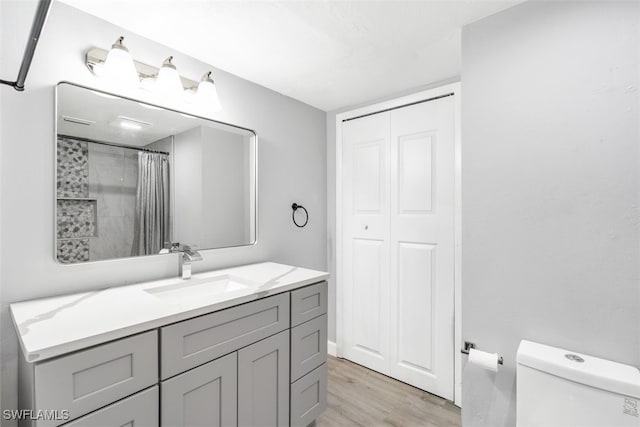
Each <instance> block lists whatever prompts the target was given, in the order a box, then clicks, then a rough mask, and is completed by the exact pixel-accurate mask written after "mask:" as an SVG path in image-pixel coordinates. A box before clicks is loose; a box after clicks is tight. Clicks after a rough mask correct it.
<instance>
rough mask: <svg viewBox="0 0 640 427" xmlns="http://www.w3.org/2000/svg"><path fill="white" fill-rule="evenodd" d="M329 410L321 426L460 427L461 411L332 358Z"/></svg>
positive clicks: (451, 405)
mask: <svg viewBox="0 0 640 427" xmlns="http://www.w3.org/2000/svg"><path fill="white" fill-rule="evenodd" d="M327 366H328V368H329V369H328V371H329V375H328V377H329V380H328V383H327V389H328V398H327V400H328V401H327V409H326V410H325V411H324V412H323V413H322V415H321V416H320V418H319V419H318V420H317V426H319V427H330V426H363V427H373V426H394V427H399V426H405V427H414V426H416V427H418V426H425V427H460V426H461V421H460V408H458V407H457V406H455V405H454V404H453V403H451V402H449V401H447V400H444V399H441V398H439V397H437V396H434V395H433V394H430V393H427V392H424V391H422V390H419V389H417V388H415V387H412V386H410V385H407V384H405V383H402V382H400V381H396V380H394V379H392V378H389V377H387V376H385V375H382V374H379V373H377V372H375V371H371V370H369V369H367V368H364V367H362V366H360V365H357V364H355V363H352V362H349V361H347V360H345V359H337V358H335V357H331V356H329V360H328V363H327Z"/></svg>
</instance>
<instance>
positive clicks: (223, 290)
mask: <svg viewBox="0 0 640 427" xmlns="http://www.w3.org/2000/svg"><path fill="white" fill-rule="evenodd" d="M255 287H257V284H256V283H254V282H252V281H250V280H246V279H243V278H241V277H237V276H232V275H229V274H224V275H221V276H215V277H206V278H203V279H190V280H180V281H178V282H176V283H172V284H170V285H164V286H158V287H157V288H149V289H145V292H147V293H149V294H151V295H154V296H156V297H158V298H161V299H163V300H166V301H168V302H172V303H180V302H185V301H192V300H194V299H202V298H211V297H216V296H218V295H223V294H224V295H229V294H233V293H236V292H241V291H246V290H248V289H250V288H255Z"/></svg>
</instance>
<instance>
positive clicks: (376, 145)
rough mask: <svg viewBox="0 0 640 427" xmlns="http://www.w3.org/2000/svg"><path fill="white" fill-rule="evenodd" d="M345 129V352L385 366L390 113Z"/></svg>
mask: <svg viewBox="0 0 640 427" xmlns="http://www.w3.org/2000/svg"><path fill="white" fill-rule="evenodd" d="M342 130H343V165H344V169H343V172H344V173H343V192H344V198H343V203H342V208H343V236H344V240H343V245H344V246H343V253H344V268H343V272H344V280H345V286H344V291H345V293H344V295H343V298H344V302H343V303H344V311H343V316H344V329H345V330H344V349H343V352H344V356H345V357H346V358H347V359H350V360H353V361H354V362H356V363H360V364H362V365H364V366H367V367H369V368H371V369H374V370H377V371H380V372H384V373H386V372H387V371H388V367H389V186H390V181H389V179H388V177H389V135H390V134H389V113H388V112H387V113H380V114H375V115H372V116H368V117H363V118H360V119H356V120H352V121H348V122H345V123H344V124H343V127H342Z"/></svg>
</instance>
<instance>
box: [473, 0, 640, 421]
mask: <svg viewBox="0 0 640 427" xmlns="http://www.w3.org/2000/svg"><path fill="white" fill-rule="evenodd" d="M638 19H639V11H638V3H637V2H626V3H617V2H613V1H601V2H527V3H523V4H521V5H518V6H515V7H514V8H511V9H508V10H506V11H504V12H502V13H499V14H497V15H493V16H491V17H488V18H486V19H484V20H481V21H479V22H476V23H474V24H471V25H469V26H467V27H465V28H464V29H463V38H462V43H463V44H462V94H463V103H462V108H463V111H462V126H463V135H462V147H463V152H462V179H463V190H462V195H463V203H462V208H463V212H462V228H463V236H462V237H463V241H462V251H463V253H462V258H463V261H462V269H463V271H462V287H463V293H462V306H463V310H462V312H463V325H462V326H463V338H464V339H466V340H469V341H474V342H476V343H478V345H479V347H480V348H483V349H486V350H488V351H497V352H499V353H500V354H502V355H503V356H504V359H505V365H504V367H503V368H502V369H501V370H500V372H499V373H498V374H497V375H496V377H495V378H488V377H487V376H486V375H478V373H477V372H474V370H473V369H471V367H466V368H465V370H464V372H463V399H462V402H463V422H464V425H465V426H473V425H488V426H494V427H499V426H513V425H515V407H516V400H515V398H516V396H515V357H516V349H517V346H518V344H519V342H520V340H522V339H527V340H533V341H538V342H541V343H545V344H548V345H552V346H558V347H561V348H567V349H571V350H575V351H578V352H583V353H586V354H590V355H594V356H598V357H602V358H607V359H611V360H615V361H618V362H622V363H627V364H631V365H635V366H639V365H640V286H639V283H640V275H639V269H640V255H639V249H640V232H639V222H638V218H639V215H640V212H639V211H638V205H639V201H640V200H639V195H640V179H639V178H640V177H639V171H640V156H639V151H638V150H639V147H640V144H639V142H638V141H639V140H638V137H639V136H640V135H639V124H640V121H639V115H640V109H639V105H638V103H639V101H638V85H639V83H640V81H639V78H640V74H639V71H640V69H639V68H638V67H639V62H638V55H639V52H640V44H639V43H638V35H639V32H638V23H639V20H638Z"/></svg>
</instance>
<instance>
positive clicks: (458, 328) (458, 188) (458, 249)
mask: <svg viewBox="0 0 640 427" xmlns="http://www.w3.org/2000/svg"><path fill="white" fill-rule="evenodd" d="M450 93H453V94H454V104H455V130H454V132H455V140H454V141H455V142H454V144H455V147H454V149H455V214H454V215H455V218H454V228H455V229H454V239H455V240H454V242H455V256H454V262H455V271H454V325H455V326H454V331H453V334H454V349H453V351H454V402H455V404H456V405H458V406H461V404H462V399H461V397H462V384H461V381H462V367H461V360H462V359H461V355H460V350H461V341H462V298H461V290H462V286H461V284H462V265H461V260H462V236H461V231H462V209H461V208H462V180H461V178H462V138H461V132H462V123H461V120H460V115H461V112H462V109H461V100H460V98H461V84H460V82H457V83H451V84H447V85H444V86H440V87H437V88H434V89H428V90H425V91H421V92H418V93H414V94H412V95H407V96H403V97H400V98H396V99H392V100H389V101H384V102H379V103H375V104H372V105H367V106H365V107H361V108H357V109H355V110H351V111H345V112H343V113H339V114H337V115H336V240H335V241H336V354H337V355H338V357H342V356H343V353H342V351H343V345H344V343H343V335H342V328H343V305H342V303H343V301H342V300H343V299H342V291H343V289H342V271H343V265H342V251H343V248H342V242H343V240H342V237H343V236H342V180H341V176H342V122H343V120H346V119H350V118H354V117H358V116H362V115H366V114H372V113H376V112H379V111H382V110H387V109H390V108H397V107H400V106H403V105H406V104H411V103H413V102H419V101H423V100H426V99H430V98H435V97H438V96H442V95H446V94H450Z"/></svg>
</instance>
